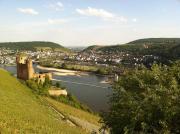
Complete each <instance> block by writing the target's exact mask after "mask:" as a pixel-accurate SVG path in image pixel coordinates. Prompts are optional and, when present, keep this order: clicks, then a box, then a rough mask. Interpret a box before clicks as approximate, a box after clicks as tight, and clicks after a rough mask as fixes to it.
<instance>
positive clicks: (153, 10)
mask: <svg viewBox="0 0 180 134" xmlns="http://www.w3.org/2000/svg"><path fill="white" fill-rule="evenodd" d="M179 16H180V0H0V17H1V18H0V42H6V41H53V42H57V43H60V44H62V45H64V46H88V45H95V44H96V45H113V44H121V43H126V42H129V41H132V40H135V39H139V38H149V37H180V26H179V25H180V17H179Z"/></svg>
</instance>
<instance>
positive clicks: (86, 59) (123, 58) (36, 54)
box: [0, 48, 159, 66]
mask: <svg viewBox="0 0 180 134" xmlns="http://www.w3.org/2000/svg"><path fill="white" fill-rule="evenodd" d="M16 53H18V51H14V50H9V49H5V48H0V64H15V61H16V57H15V56H16ZM23 53H26V54H27V55H29V56H30V57H32V58H33V59H34V60H37V61H39V59H40V58H42V59H51V58H52V57H55V60H54V61H53V62H56V63H61V62H62V60H63V61H64V62H66V61H73V62H77V63H80V64H90V65H109V64H111V65H115V66H116V65H119V64H128V65H135V66H138V65H140V64H142V63H146V62H147V61H148V62H149V61H156V60H158V59H159V57H157V56H154V55H133V54H131V53H128V52H118V53H109V52H107V53H106V52H105V53H101V52H95V51H90V52H79V53H74V54H69V55H68V54H66V53H63V52H57V51H52V50H48V51H23Z"/></svg>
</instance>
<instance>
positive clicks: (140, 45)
mask: <svg viewBox="0 0 180 134" xmlns="http://www.w3.org/2000/svg"><path fill="white" fill-rule="evenodd" d="M90 51H94V52H101V53H115V54H116V53H119V52H127V53H131V54H134V55H156V56H160V57H164V58H168V59H178V58H180V38H148V39H140V40H135V41H132V42H129V43H127V44H122V45H113V46H90V47H88V48H86V49H84V50H83V52H90Z"/></svg>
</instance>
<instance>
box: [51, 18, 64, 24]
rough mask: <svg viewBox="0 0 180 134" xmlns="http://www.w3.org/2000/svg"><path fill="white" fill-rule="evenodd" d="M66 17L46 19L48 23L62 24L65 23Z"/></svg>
mask: <svg viewBox="0 0 180 134" xmlns="http://www.w3.org/2000/svg"><path fill="white" fill-rule="evenodd" d="M66 22H67V20H66V19H48V23H49V24H63V23H66Z"/></svg>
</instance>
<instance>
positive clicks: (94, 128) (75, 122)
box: [41, 98, 108, 134]
mask: <svg viewBox="0 0 180 134" xmlns="http://www.w3.org/2000/svg"><path fill="white" fill-rule="evenodd" d="M41 100H42V101H43V102H44V103H45V104H46V105H48V107H49V108H50V109H52V110H53V111H54V112H56V114H57V115H59V117H60V118H61V119H64V120H65V121H66V122H67V123H68V124H69V125H70V126H76V127H81V128H83V129H84V130H86V131H87V132H90V133H91V134H108V133H107V132H99V130H100V126H98V125H95V124H93V123H90V122H88V121H86V120H83V119H80V118H78V117H75V116H72V115H66V116H65V115H64V114H63V113H61V112H60V111H59V110H58V109H57V108H56V107H55V106H53V105H52V104H51V103H49V102H48V101H47V100H46V99H44V98H42V99H41ZM77 114H78V113H77Z"/></svg>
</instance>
